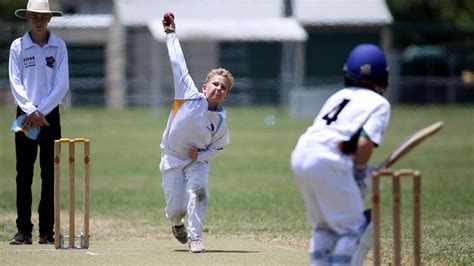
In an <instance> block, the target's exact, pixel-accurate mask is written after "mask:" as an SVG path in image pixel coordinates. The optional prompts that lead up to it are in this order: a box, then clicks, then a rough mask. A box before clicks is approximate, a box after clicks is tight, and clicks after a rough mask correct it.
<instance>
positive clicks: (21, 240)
mask: <svg viewBox="0 0 474 266" xmlns="http://www.w3.org/2000/svg"><path fill="white" fill-rule="evenodd" d="M23 244H26V245H31V244H33V240H31V233H30V234H28V233H23V232H22V231H18V232H17V233H16V234H15V236H13V238H12V239H11V240H10V245H23Z"/></svg>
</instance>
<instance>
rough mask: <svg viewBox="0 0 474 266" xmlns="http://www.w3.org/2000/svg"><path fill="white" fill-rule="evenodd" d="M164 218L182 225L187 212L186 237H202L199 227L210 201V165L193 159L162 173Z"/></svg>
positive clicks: (173, 224)
mask: <svg viewBox="0 0 474 266" xmlns="http://www.w3.org/2000/svg"><path fill="white" fill-rule="evenodd" d="M162 178H163V180H162V185H163V191H164V193H165V200H166V208H165V214H166V218H168V220H169V221H170V222H171V225H172V226H177V225H182V224H184V217H185V216H186V215H188V226H187V228H188V237H189V238H195V237H198V238H200V239H202V237H203V236H202V229H203V226H204V218H205V216H206V211H207V204H208V200H209V190H208V178H209V164H208V163H205V162H197V161H195V162H192V163H191V164H189V165H188V166H186V167H184V168H183V167H176V168H171V169H168V170H166V171H164V172H163V173H162Z"/></svg>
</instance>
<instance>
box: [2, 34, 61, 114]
mask: <svg viewBox="0 0 474 266" xmlns="http://www.w3.org/2000/svg"><path fill="white" fill-rule="evenodd" d="M8 70H9V77H10V86H11V89H12V93H13V97H14V99H15V102H16V104H17V105H18V106H19V107H20V108H21V109H22V110H23V111H24V112H25V113H27V114H28V115H30V114H31V113H33V112H35V111H36V110H38V111H39V112H41V113H42V114H43V115H47V114H49V113H50V112H51V111H52V110H53V109H54V108H55V107H56V106H58V105H59V104H61V102H62V101H63V98H64V96H65V95H66V94H67V92H68V90H69V67H68V54H67V48H66V44H65V43H64V41H63V40H61V39H60V38H58V37H57V36H56V35H55V34H54V33H53V32H49V39H48V43H47V44H45V45H44V46H43V47H40V46H39V45H38V44H35V43H34V42H33V41H32V40H31V38H30V35H29V32H27V33H25V35H23V36H22V37H21V38H18V39H16V40H15V41H13V43H12V45H11V47H10V59H9V69H8Z"/></svg>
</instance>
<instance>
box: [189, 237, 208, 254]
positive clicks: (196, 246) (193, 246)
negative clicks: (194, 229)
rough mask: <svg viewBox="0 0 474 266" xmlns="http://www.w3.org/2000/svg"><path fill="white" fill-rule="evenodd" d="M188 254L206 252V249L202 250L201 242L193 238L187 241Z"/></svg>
mask: <svg viewBox="0 0 474 266" xmlns="http://www.w3.org/2000/svg"><path fill="white" fill-rule="evenodd" d="M189 252H191V253H204V252H206V249H205V248H204V245H203V244H202V240H201V239H200V238H197V237H195V238H191V239H190V240H189Z"/></svg>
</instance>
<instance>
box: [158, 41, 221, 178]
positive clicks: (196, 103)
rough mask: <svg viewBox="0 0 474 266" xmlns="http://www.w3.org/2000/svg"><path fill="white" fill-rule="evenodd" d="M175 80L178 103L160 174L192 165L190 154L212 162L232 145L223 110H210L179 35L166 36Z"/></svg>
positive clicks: (163, 146) (168, 129) (165, 137)
mask: <svg viewBox="0 0 474 266" xmlns="http://www.w3.org/2000/svg"><path fill="white" fill-rule="evenodd" d="M166 45H167V47H168V53H169V58H170V61H171V68H172V71H173V78H174V93H175V100H174V103H173V108H172V110H171V114H170V116H169V119H168V124H167V126H166V129H165V132H164V134H163V140H162V142H161V149H162V159H161V163H160V169H161V171H165V170H167V169H170V168H174V167H179V166H185V165H187V164H188V163H190V162H191V159H190V158H189V156H188V151H189V150H190V149H191V147H192V146H196V147H197V148H198V150H199V152H198V158H197V160H198V161H209V160H210V159H212V158H213V157H215V156H216V155H217V154H218V153H219V151H220V150H222V149H223V148H224V146H226V145H227V144H228V143H229V142H230V138H229V132H228V129H227V124H226V122H225V118H226V112H225V111H224V108H222V106H219V107H218V108H217V110H215V111H213V110H208V103H207V99H206V96H205V95H204V94H202V93H200V92H199V91H198V89H197V88H196V86H195V85H194V82H193V80H192V78H191V76H190V75H189V72H188V68H187V66H186V61H185V59H184V55H183V52H182V50H181V45H180V44H179V41H178V38H177V36H176V33H169V34H167V36H166Z"/></svg>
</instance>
